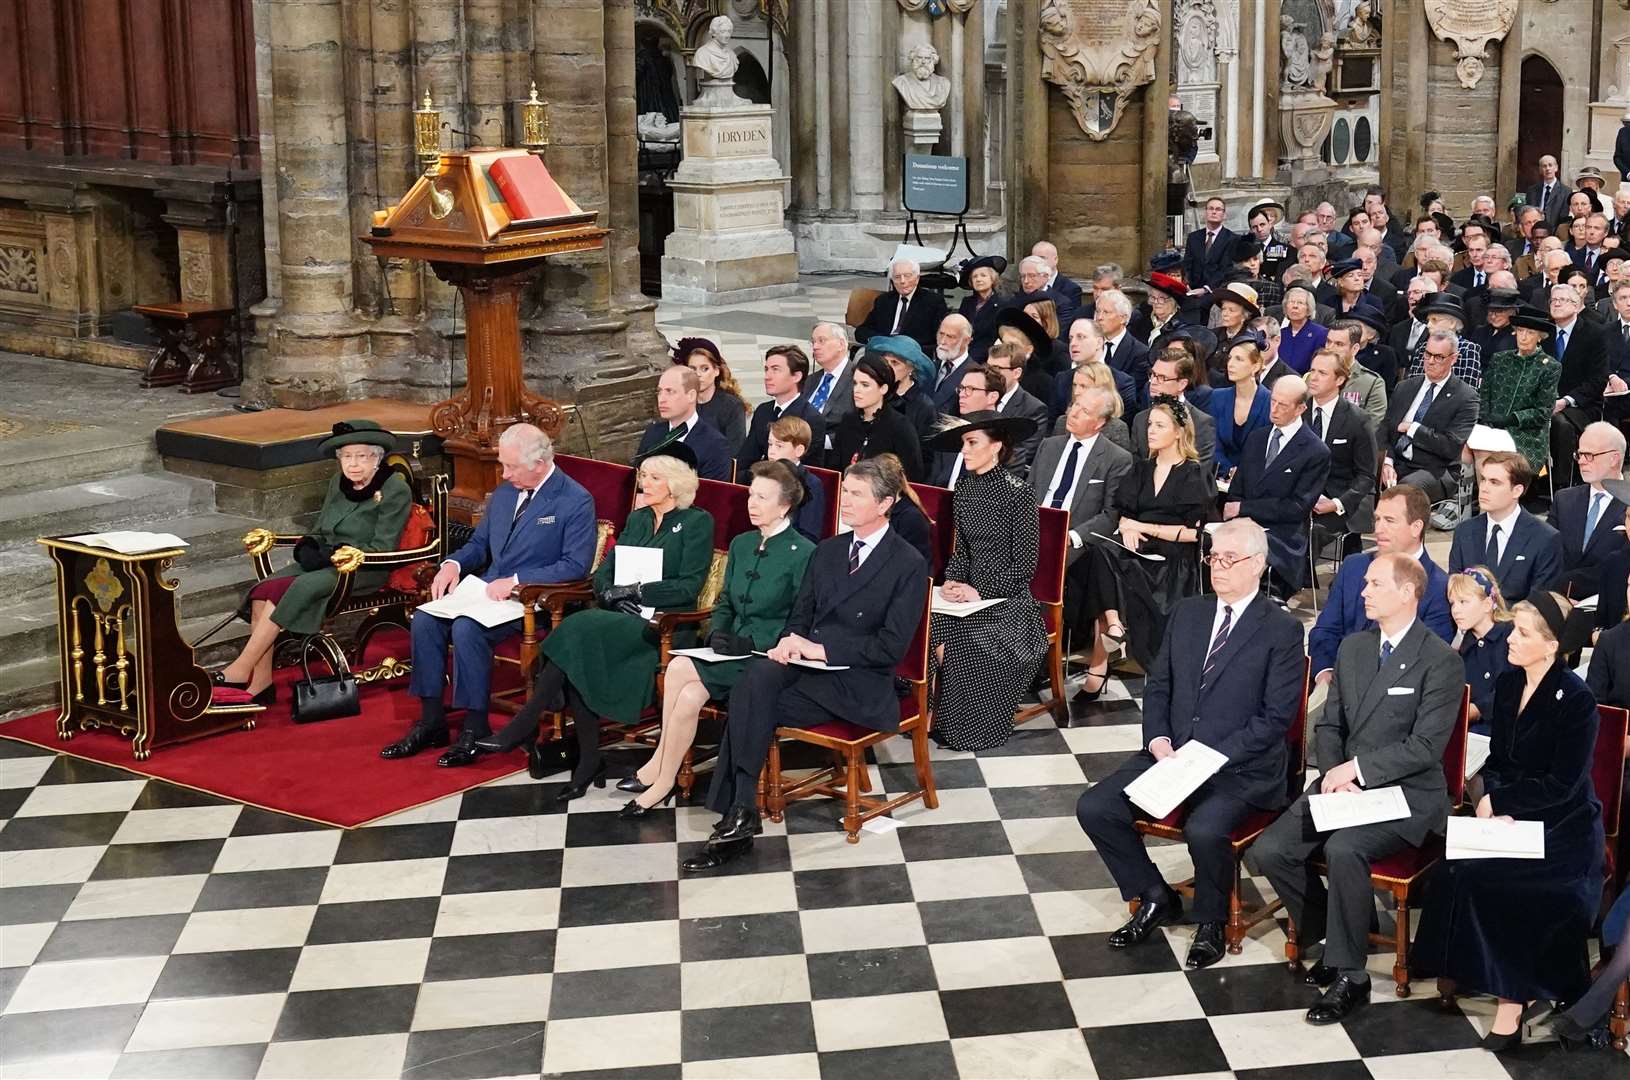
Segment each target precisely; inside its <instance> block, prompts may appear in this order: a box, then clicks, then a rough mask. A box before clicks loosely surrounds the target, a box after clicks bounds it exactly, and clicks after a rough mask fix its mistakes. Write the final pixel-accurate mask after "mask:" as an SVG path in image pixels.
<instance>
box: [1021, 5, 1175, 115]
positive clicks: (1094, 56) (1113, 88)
mask: <svg viewBox="0 0 1630 1080" xmlns="http://www.w3.org/2000/svg"><path fill="white" fill-rule="evenodd" d="M1163 29H1164V28H1163V26H1162V20H1161V16H1160V5H1159V4H1157V3H1155V0H1043V2H1042V7H1041V54H1042V62H1041V74H1042V77H1043V78H1045V79H1046V80H1047V81H1048V82H1050V83H1052V84H1053V85H1054V86H1056V87H1058V88H1059V90H1060V91H1061V92H1062V93H1063V94H1064V97H1065V99H1066V100H1068V101H1069V103H1070V109H1071V111H1072V112H1073V113H1074V114H1075V122H1076V123H1077V124H1079V125H1080V126H1081V130H1082V131H1083V132H1085V133H1086V135H1087V138H1089V139H1092V140H1094V141H1097V140H1102V139H1107V138H1108V137H1109V136H1110V133H1111V132H1113V131H1114V130H1115V125H1116V124H1118V123H1120V119H1121V114H1122V113H1124V112H1125V111H1126V103H1127V101H1129V100H1130V99H1131V97H1132V94H1133V92H1134V91H1135V90H1137V88H1138V87H1140V86H1145V85H1147V84H1149V83H1151V82H1153V81H1154V77H1155V55H1156V53H1157V52H1158V51H1159V47H1160V39H1161V35H1162V32H1163Z"/></svg>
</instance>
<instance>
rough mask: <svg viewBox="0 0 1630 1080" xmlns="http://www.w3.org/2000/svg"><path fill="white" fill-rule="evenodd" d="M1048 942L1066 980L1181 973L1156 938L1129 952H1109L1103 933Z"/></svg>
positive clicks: (1165, 944) (1164, 946) (1127, 950)
mask: <svg viewBox="0 0 1630 1080" xmlns="http://www.w3.org/2000/svg"><path fill="white" fill-rule="evenodd" d="M1048 940H1049V941H1051V942H1052V944H1053V955H1054V956H1056V957H1057V958H1058V967H1059V970H1060V971H1062V972H1063V974H1064V977H1065V978H1066V979H1097V978H1101V977H1103V976H1106V975H1150V974H1153V973H1155V972H1159V971H1181V970H1183V965H1182V964H1180V963H1179V962H1178V960H1177V957H1176V956H1175V955H1174V954H1173V953H1172V950H1171V946H1169V945H1168V944H1167V943H1166V942H1165V941H1164V940H1162V939H1160V938H1159V937H1152V938H1150V939H1149V940H1148V941H1145V942H1144V943H1143V944H1142V945H1137V946H1134V947H1133V948H1130V949H1111V948H1110V947H1109V935H1108V934H1107V933H1104V934H1065V935H1061V936H1059V937H1054V938H1049V939H1048ZM1264 966H1274V965H1264ZM1287 979H1288V976H1287Z"/></svg>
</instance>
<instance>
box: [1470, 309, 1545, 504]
mask: <svg viewBox="0 0 1630 1080" xmlns="http://www.w3.org/2000/svg"><path fill="white" fill-rule="evenodd" d="M1511 327H1512V332H1513V333H1514V334H1515V335H1516V338H1517V347H1516V348H1515V349H1510V350H1507V351H1506V352H1501V353H1495V354H1494V356H1493V357H1492V358H1491V359H1489V360H1488V361H1487V362H1486V363H1485V364H1484V365H1483V385H1482V386H1481V387H1479V388H1478V391H1477V397H1478V412H1477V422H1478V423H1479V424H1483V425H1486V426H1488V427H1491V428H1499V429H1500V430H1502V431H1508V432H1510V433H1511V441H1512V442H1514V443H1516V444H1517V453H1519V454H1521V455H1522V456H1523V457H1525V458H1527V459H1528V464H1529V465H1531V466H1533V468H1534V471H1535V472H1536V473H1537V472H1539V471H1540V470H1541V469H1542V468H1544V467H1545V459H1546V455H1547V453H1548V451H1549V448H1550V445H1551V411H1552V409H1553V408H1554V407H1555V405H1556V398H1557V379H1558V377H1559V376H1560V375H1561V374H1562V365H1561V364H1558V363H1557V362H1556V361H1555V360H1554V359H1552V358H1551V356H1550V354H1548V353H1546V352H1545V351H1544V349H1543V347H1542V346H1543V345H1544V344H1545V342H1546V340H1547V339H1549V338H1550V336H1551V335H1552V334H1553V333H1554V332H1555V331H1556V324H1555V323H1553V322H1551V318H1550V316H1549V315H1546V314H1545V313H1544V312H1542V311H1540V310H1539V309H1538V308H1534V307H1523V308H1520V309H1518V311H1517V314H1515V315H1513V316H1512V318H1511Z"/></svg>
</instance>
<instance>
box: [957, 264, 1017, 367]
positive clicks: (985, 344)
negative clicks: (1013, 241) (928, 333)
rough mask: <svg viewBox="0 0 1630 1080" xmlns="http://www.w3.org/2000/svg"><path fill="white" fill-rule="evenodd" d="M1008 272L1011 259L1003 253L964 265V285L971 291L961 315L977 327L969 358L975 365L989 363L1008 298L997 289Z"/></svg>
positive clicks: (963, 301)
mask: <svg viewBox="0 0 1630 1080" xmlns="http://www.w3.org/2000/svg"><path fill="white" fill-rule="evenodd" d="M1006 272H1007V260H1006V259H1004V258H1002V256H1000V255H984V256H981V257H980V258H977V259H972V260H969V261H968V262H967V263H965V264H964V265H963V267H962V281H961V282H960V284H961V285H962V287H963V288H964V289H967V290H968V295H967V296H965V297H963V298H962V306H960V307H958V308H957V314H958V315H961V316H962V317H963V318H964V319H967V320H968V325H969V326H972V327H973V340H971V341H970V342H968V359H969V360H971V361H972V362H973V363H975V364H983V363H984V362H985V350H987V349H989V348H990V343H991V342H993V341H995V340H996V331H997V328H998V327H999V326H1000V324H1001V318H1002V310H1003V309H1004V308H1006V307H1007V306H1008V303H1009V301H1008V298H1007V297H1005V296H1003V295H1002V294H1001V293H1000V292H998V291H997V285H998V284H999V283H1000V282H1001V280H1002V275H1003V274H1004V273H1006Z"/></svg>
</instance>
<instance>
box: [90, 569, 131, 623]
mask: <svg viewBox="0 0 1630 1080" xmlns="http://www.w3.org/2000/svg"><path fill="white" fill-rule="evenodd" d="M85 588H86V589H87V590H88V591H89V592H90V594H91V595H92V596H93V597H95V598H96V602H97V603H98V604H100V605H101V607H102V610H103V611H111V610H112V609H113V602H114V601H115V600H117V599H119V596H120V595H121V594H122V593H123V592H124V591H125V587H124V585H123V584H121V583H120V581H119V575H117V574H115V573H114V572H113V567H111V566H109V565H108V561H107V560H106V559H97V560H96V565H95V566H93V567H91V572H90V573H88V574H86V575H85Z"/></svg>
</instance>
